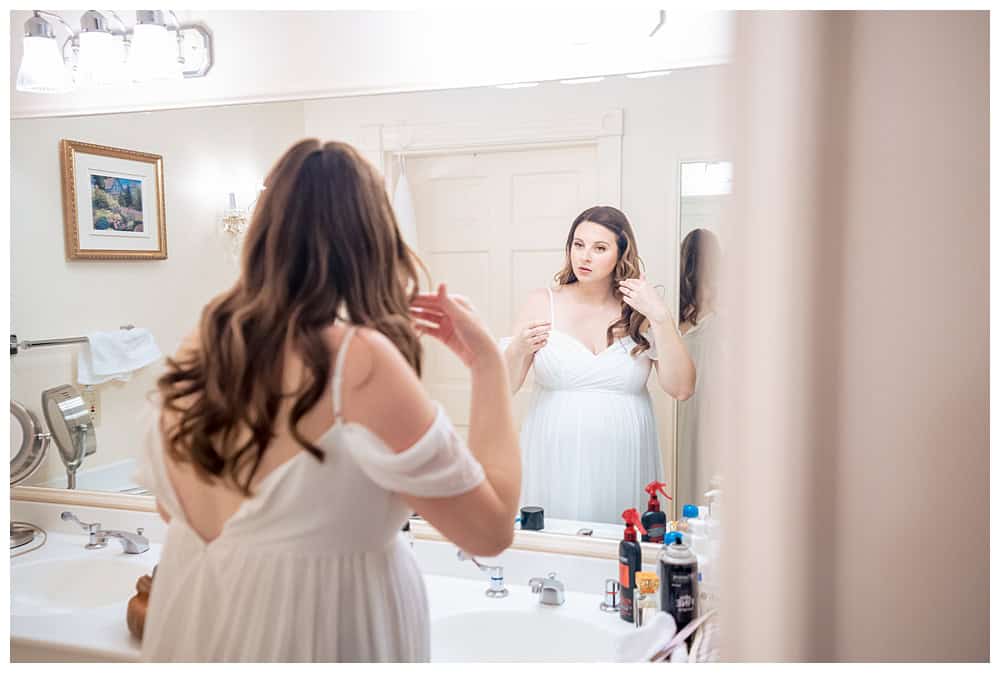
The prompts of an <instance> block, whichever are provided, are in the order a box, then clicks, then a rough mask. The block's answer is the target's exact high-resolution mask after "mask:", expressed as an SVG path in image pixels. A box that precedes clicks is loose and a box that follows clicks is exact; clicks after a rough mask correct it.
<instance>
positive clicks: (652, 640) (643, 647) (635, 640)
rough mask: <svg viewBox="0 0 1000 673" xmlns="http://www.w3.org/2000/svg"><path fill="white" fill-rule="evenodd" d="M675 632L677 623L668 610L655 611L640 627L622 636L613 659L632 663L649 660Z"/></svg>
mask: <svg viewBox="0 0 1000 673" xmlns="http://www.w3.org/2000/svg"><path fill="white" fill-rule="evenodd" d="M676 633H677V624H676V623H675V622H674V618H673V616H672V615H671V614H670V613H669V612H663V611H662V610H660V611H657V613H656V615H655V616H654V617H653V618H652V619H650V620H649V621H648V622H646V623H645V624H643V625H642V627H641V628H638V629H636V630H635V632H634V633H630V634H628V635H627V636H622V637H621V639H620V640H619V641H618V643H617V645H616V647H615V661H616V662H620V663H634V662H640V661H651V660H652V658H653V655H655V654H656V653H657V652H659V651H661V650H662V649H664V647H666V645H667V644H668V643H670V641H671V640H673V637H674V635H675V634H676Z"/></svg>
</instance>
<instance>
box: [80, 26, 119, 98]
mask: <svg viewBox="0 0 1000 673" xmlns="http://www.w3.org/2000/svg"><path fill="white" fill-rule="evenodd" d="M79 39H80V54H79V57H78V59H77V62H76V81H77V84H79V85H82V86H86V85H90V84H97V85H101V84H115V83H118V82H121V81H123V80H124V79H125V61H124V47H123V43H122V40H121V38H119V37H116V36H114V35H112V34H111V33H106V32H97V31H93V32H84V33H80V38H79Z"/></svg>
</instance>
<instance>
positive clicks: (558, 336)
mask: <svg viewBox="0 0 1000 673" xmlns="http://www.w3.org/2000/svg"><path fill="white" fill-rule="evenodd" d="M641 263H642V262H641V260H640V259H639V255H638V251H637V250H636V244H635V236H634V235H633V233H632V227H631V225H630V224H629V221H628V219H627V218H626V217H625V215H624V213H622V212H621V211H620V210H618V209H617V208H612V207H610V206H595V207H593V208H589V209H587V210H585V211H584V212H582V213H581V214H580V215H579V216H577V218H576V219H575V220H574V221H573V224H572V226H571V227H570V230H569V235H568V236H567V237H566V261H565V266H564V268H563V269H562V270H561V271H560V272H559V273H558V274H556V276H555V280H556V283H557V285H556V287H555V288H542V289H538V290H534V291H532V292H531V293H530V294H529V296H528V299H527V302H526V303H525V305H524V306H523V307H522V309H521V311H520V313H519V315H518V317H517V319H516V320H515V323H514V328H513V330H512V334H513V335H514V336H513V337H509V338H506V339H504V340H502V341H501V346H502V347H504V357H505V359H506V361H507V367H508V371H509V374H510V380H511V390H512V391H513V392H517V390H518V389H520V387H521V385H522V384H523V383H524V380H525V377H526V376H527V373H528V370H529V369H532V368H533V369H534V381H535V390H534V393H533V395H532V397H531V399H530V401H529V406H528V410H527V413H526V415H525V417H524V420H523V423H522V425H521V448H522V451H523V452H524V465H523V469H522V474H523V479H524V481H523V485H522V494H521V500H522V504H526V505H540V506H542V507H543V508H544V509H545V513H546V516H548V517H552V518H558V519H576V520H584V521H600V522H618V521H620V520H621V514H622V511H624V510H625V509H628V508H629V507H639V508H641V506H642V505H644V504H645V502H644V501H643V490H642V489H643V487H644V486H645V485H646V484H647V483H649V482H650V481H653V480H654V479H655V480H660V481H662V479H663V467H662V464H661V462H662V461H661V458H660V447H659V442H658V440H657V432H656V419H655V417H654V415H653V407H652V403H651V399H650V396H649V392H648V390H647V389H646V381H647V379H648V378H649V374H650V370H651V368H653V367H655V368H656V379H657V382H658V383H659V385H660V386H661V387H662V388H663V390H664V391H665V392H666V393H667V394H668V395H670V396H671V397H673V398H675V399H678V400H683V399H686V398H687V397H688V396H689V395H690V394H691V392H692V391H693V389H694V379H695V372H694V366H693V365H692V363H691V359H690V358H689V357H688V355H687V352H686V351H685V349H684V345H683V343H682V342H681V339H680V336H679V335H678V333H677V327H676V325H675V324H674V322H673V319H672V318H671V316H670V312H669V311H668V310H667V307H666V304H665V303H664V302H663V300H662V299H660V297H659V295H658V294H657V293H656V291H655V289H654V288H653V287H652V286H651V285H650V283H649V282H647V281H646V279H645V277H644V276H643V275H642V273H641V270H640V266H641ZM668 488H669V486H668Z"/></svg>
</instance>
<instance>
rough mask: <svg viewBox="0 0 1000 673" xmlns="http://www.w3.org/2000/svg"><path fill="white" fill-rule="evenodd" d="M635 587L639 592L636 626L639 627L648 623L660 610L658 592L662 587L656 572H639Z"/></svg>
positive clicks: (636, 607) (636, 601) (636, 575)
mask: <svg viewBox="0 0 1000 673" xmlns="http://www.w3.org/2000/svg"><path fill="white" fill-rule="evenodd" d="M635 588H636V591H638V592H639V596H638V598H636V599H635V627H636V628H639V627H640V626H642V625H643V624H646V623H648V622H649V620H650V619H652V618H653V616H654V615H655V614H656V612H657V610H658V605H657V600H656V592H657V590H658V589H659V588H660V578H659V577H657V576H656V573H651V572H637V573H636V574H635Z"/></svg>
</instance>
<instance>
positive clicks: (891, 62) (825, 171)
mask: <svg viewBox="0 0 1000 673" xmlns="http://www.w3.org/2000/svg"><path fill="white" fill-rule="evenodd" d="M987 64H988V14H987V13H986V12H979V13H960V12H955V13H894V12H886V13H880V12H866V13H836V14H825V13H810V14H794V13H771V14H762V13H751V14H744V15H742V16H741V17H740V20H739V26H738V30H737V45H736V60H735V65H734V72H733V74H734V78H733V95H734V99H733V101H734V105H733V108H732V110H733V113H734V115H733V118H732V124H731V127H730V128H731V132H732V133H733V136H734V138H736V139H737V141H738V147H739V151H738V152H737V154H736V157H737V158H736V160H737V164H736V176H735V179H734V185H735V187H734V190H735V191H734V198H735V202H736V203H735V205H736V207H735V209H734V212H733V217H734V218H735V219H736V220H737V221H738V222H739V224H740V227H738V228H737V229H736V230H737V231H741V232H744V233H745V234H746V237H745V238H744V239H743V240H741V241H740V243H741V245H740V247H739V248H738V255H737V259H736V260H735V263H734V264H733V266H732V268H731V269H730V270H729V271H730V272H731V273H732V274H733V276H732V280H733V282H732V284H731V291H732V292H733V295H734V300H733V304H734V307H735V308H736V309H737V310H735V311H734V314H735V315H734V319H733V320H732V324H731V333H730V338H731V339H734V340H737V343H738V351H739V353H738V357H737V360H736V362H737V364H738V366H737V367H736V368H734V369H733V370H732V372H731V373H732V376H733V378H732V379H731V381H730V390H731V392H732V394H731V396H730V397H729V399H728V406H727V409H726V418H725V419H724V420H725V421H727V423H728V425H727V427H728V428H729V429H730V433H729V434H728V435H727V436H726V437H725V440H724V445H723V446H722V449H723V450H724V451H725V452H726V459H727V468H728V470H727V474H729V475H732V476H731V477H730V478H729V479H728V481H727V498H728V501H727V507H726V510H725V511H726V515H727V518H726V521H725V526H726V541H725V548H724V552H723V556H724V564H725V572H724V581H725V587H724V590H725V591H726V598H727V613H726V616H725V619H726V621H727V623H726V636H727V653H726V656H727V658H730V659H733V660H742V661H746V660H751V661H776V660H811V661H817V660H818V661H828V660H836V661H986V660H987V659H988V657H989V550H988V541H989V540H988V536H989V511H988V506H989V498H988V493H989V481H988V480H989V454H988V417H987V410H988V389H987V379H988V375H987V374H988V344H987V339H988V332H987V327H988V325H987V319H988V305H987V301H988V296H987V279H988V245H987V243H988V228H987V227H988V192H987V177H988V163H987V148H988V139H989V136H988V69H987ZM721 420H722V419H720V422H721ZM737 475H738V478H737Z"/></svg>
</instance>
